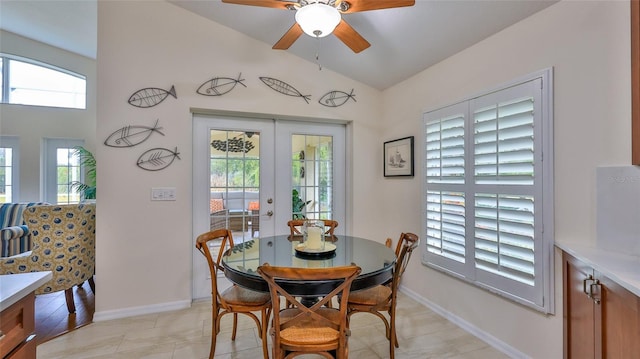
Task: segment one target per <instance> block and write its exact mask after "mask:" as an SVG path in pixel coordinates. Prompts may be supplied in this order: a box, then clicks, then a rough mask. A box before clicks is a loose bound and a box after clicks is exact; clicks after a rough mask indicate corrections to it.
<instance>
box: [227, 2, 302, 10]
mask: <svg viewBox="0 0 640 359" xmlns="http://www.w3.org/2000/svg"><path fill="white" fill-rule="evenodd" d="M222 2H223V3H227V4H236V5H251V6H262V7H272V8H276V9H282V10H288V8H287V5H293V4H297V3H298V2H297V1H294V0H292V1H287V0H222Z"/></svg>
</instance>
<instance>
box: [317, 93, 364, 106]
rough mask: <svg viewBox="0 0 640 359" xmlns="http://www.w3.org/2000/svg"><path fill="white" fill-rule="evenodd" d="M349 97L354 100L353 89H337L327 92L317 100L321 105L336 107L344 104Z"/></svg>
mask: <svg viewBox="0 0 640 359" xmlns="http://www.w3.org/2000/svg"><path fill="white" fill-rule="evenodd" d="M349 99H352V100H353V102H356V95H355V94H354V93H353V89H351V93H346V92H344V91H338V90H335V91H331V92H327V93H326V94H325V95H324V96H322V97H321V98H320V100H318V102H319V103H320V104H321V105H323V106H327V107H338V106H342V105H344V104H345V103H346V102H347V101H348V100H349Z"/></svg>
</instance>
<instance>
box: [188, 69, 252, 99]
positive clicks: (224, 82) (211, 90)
mask: <svg viewBox="0 0 640 359" xmlns="http://www.w3.org/2000/svg"><path fill="white" fill-rule="evenodd" d="M241 77H242V73H240V74H239V75H238V78H237V79H232V78H231V77H214V78H212V79H211V80H209V81H207V82H205V83H203V84H202V85H200V87H198V90H196V92H197V93H199V94H200V95H204V96H222V95H224V94H226V93H228V92H230V91H231V90H233V89H234V88H235V87H236V85H237V84H240V85H242V86H244V87H247V85H245V84H243V83H242V81H244V79H241Z"/></svg>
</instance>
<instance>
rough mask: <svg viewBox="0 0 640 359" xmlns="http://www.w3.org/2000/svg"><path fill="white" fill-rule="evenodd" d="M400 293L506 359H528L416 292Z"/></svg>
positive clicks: (404, 291)
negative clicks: (506, 357)
mask: <svg viewBox="0 0 640 359" xmlns="http://www.w3.org/2000/svg"><path fill="white" fill-rule="evenodd" d="M400 291H401V292H402V293H404V294H406V295H407V296H409V297H411V298H412V299H414V300H415V301H417V302H419V303H421V304H423V305H424V306H426V307H427V308H429V309H431V310H433V311H434V312H436V313H437V314H439V315H440V316H442V317H444V318H445V319H447V320H448V321H450V322H452V323H453V324H455V325H457V326H458V327H460V328H462V329H463V330H465V331H467V332H469V333H470V334H471V335H473V336H475V337H476V338H478V339H480V340H482V341H483V342H485V343H487V344H489V345H490V346H492V347H493V348H494V349H496V350H498V351H500V352H502V353H504V354H505V355H507V356H508V357H510V358H522V359H526V358H530V357H529V356H527V355H526V354H524V353H522V352H520V351H518V350H517V349H516V348H514V347H512V346H510V345H509V344H507V343H505V342H503V341H501V340H500V339H498V338H496V337H494V336H493V335H491V334H489V333H487V332H485V331H483V330H482V329H480V328H478V327H476V326H475V325H473V324H471V323H469V322H467V321H466V320H464V319H462V318H460V317H458V316H456V315H455V314H453V313H451V312H449V311H447V310H445V309H444V308H442V307H441V306H439V305H437V304H435V303H433V302H431V301H429V300H427V299H425V298H424V297H422V296H420V295H419V294H418V293H416V292H414V291H412V290H410V289H407V288H406V287H400Z"/></svg>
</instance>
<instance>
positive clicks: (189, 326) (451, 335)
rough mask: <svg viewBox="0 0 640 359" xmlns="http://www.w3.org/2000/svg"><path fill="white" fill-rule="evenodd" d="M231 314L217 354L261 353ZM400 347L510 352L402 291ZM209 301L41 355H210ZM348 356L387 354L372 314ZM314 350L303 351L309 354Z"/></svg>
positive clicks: (465, 354) (100, 328) (59, 343)
mask: <svg viewBox="0 0 640 359" xmlns="http://www.w3.org/2000/svg"><path fill="white" fill-rule="evenodd" d="M232 318H233V317H232V316H231V315H226V316H225V317H223V319H222V330H221V332H220V334H219V335H218V338H217V341H218V342H217V348H216V358H220V359H232V358H233V359H244V358H246V359H256V358H261V357H262V349H261V343H260V339H259V337H258V332H257V328H256V327H255V324H253V321H251V320H250V319H248V318H246V317H244V316H240V319H239V320H238V326H239V329H238V335H237V338H236V340H235V342H232V341H231V333H230V332H231V322H232ZM396 321H397V328H398V329H397V330H398V340H399V342H400V348H398V349H396V352H395V353H396V354H395V356H396V358H398V359H404V358H458V359H478V358H491V359H493V358H507V356H505V355H504V354H502V353H500V352H498V351H497V350H495V349H493V348H492V347H490V346H489V345H487V344H486V343H484V342H483V341H481V340H479V339H478V338H476V337H474V336H473V335H471V334H469V333H467V332H465V331H464V330H462V329H460V328H458V327H457V326H455V325H454V324H452V323H451V322H449V321H447V320H446V319H444V318H442V317H440V316H439V315H437V314H436V313H434V312H433V311H431V310H429V309H428V308H426V307H425V306H423V305H422V304H420V303H418V302H416V301H415V300H413V299H411V298H410V297H408V296H406V295H404V294H400V297H399V301H398V309H397V319H396ZM210 335H211V304H210V302H206V301H203V302H196V303H194V304H193V306H192V307H191V308H190V309H186V310H181V311H175V312H168V313H161V314H153V315H144V316H138V317H131V318H125V319H117V320H109V321H103V322H97V323H92V324H89V325H87V326H85V327H83V328H80V329H78V330H75V331H73V332H71V333H68V334H65V335H63V336H61V337H58V338H56V339H53V340H51V341H49V342H46V343H44V344H41V345H39V346H38V347H37V359H54V358H56V359H57V358H64V359H76V358H78V359H80V358H81V359H89V358H92V359H95V358H104V359H106V358H109V359H142V358H144V359H205V358H208V355H209V343H210ZM349 347H350V350H349V357H350V358H352V359H354V358H355V359H360V358H362V359H375V358H388V357H389V352H388V351H389V344H388V341H387V340H386V338H385V336H384V324H382V321H381V320H380V319H378V318H377V317H375V316H373V315H370V314H356V315H354V316H353V317H352V320H351V337H350V339H349ZM311 357H314V358H315V356H302V358H311Z"/></svg>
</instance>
